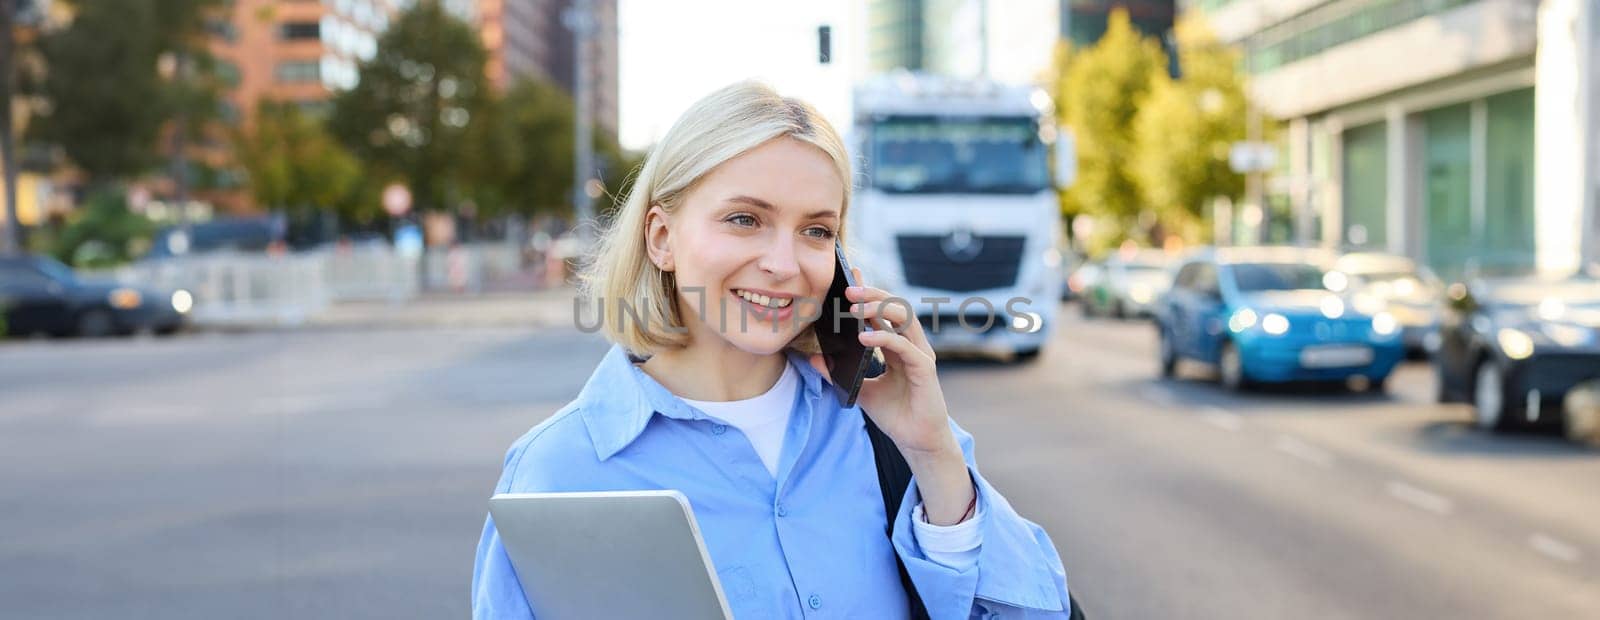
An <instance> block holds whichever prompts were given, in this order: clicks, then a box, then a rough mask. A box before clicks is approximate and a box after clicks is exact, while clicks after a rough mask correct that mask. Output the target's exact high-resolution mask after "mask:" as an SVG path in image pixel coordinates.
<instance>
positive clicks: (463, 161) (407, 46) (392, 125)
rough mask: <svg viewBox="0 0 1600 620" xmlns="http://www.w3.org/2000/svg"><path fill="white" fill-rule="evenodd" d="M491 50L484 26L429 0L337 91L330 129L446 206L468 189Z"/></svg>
mask: <svg viewBox="0 0 1600 620" xmlns="http://www.w3.org/2000/svg"><path fill="white" fill-rule="evenodd" d="M485 59H486V54H485V52H484V50H483V46H482V44H481V43H480V42H479V41H478V36H477V33H476V32H474V31H473V29H472V28H471V27H470V26H469V25H467V24H466V23H465V22H462V21H461V20H459V19H457V18H456V17H454V16H452V15H450V14H449V13H447V12H445V10H444V9H443V8H442V7H440V5H439V2H438V1H437V0H422V1H420V2H417V3H416V5H415V6H413V7H412V8H410V9H409V10H407V11H405V12H404V13H401V14H400V15H399V16H398V17H397V18H396V19H395V20H394V22H393V23H392V24H391V25H390V28H389V30H388V31H386V32H384V34H383V36H382V37H381V38H379V40H378V54H377V56H375V57H374V58H373V59H372V60H370V61H368V62H364V63H362V64H361V68H360V74H361V81H360V82H359V83H358V84H357V86H356V87H355V88H353V89H351V90H349V91H346V92H344V93H341V94H340V95H339V96H338V97H337V98H335V99H334V103H333V112H332V114H331V116H330V117H329V121H328V123H329V125H328V126H329V130H330V131H331V132H332V133H333V135H334V136H336V137H337V138H338V140H339V141H340V142H342V143H343V144H344V145H345V146H346V147H347V148H348V149H349V150H350V152H351V153H353V154H354V155H355V156H356V157H357V158H359V159H360V160H361V161H363V162H365V163H366V164H367V165H368V166H369V167H370V169H371V174H369V176H372V177H377V178H394V177H398V178H402V179H405V180H406V181H407V183H408V184H409V185H410V187H411V192H412V195H413V196H414V200H415V201H416V206H417V208H418V209H419V210H447V209H451V208H453V207H455V206H456V204H457V203H459V202H460V200H461V199H462V197H463V192H464V190H465V189H466V182H467V180H468V178H467V177H468V174H467V170H468V162H469V161H471V160H472V158H473V152H472V151H473V145H472V144H471V141H470V139H469V128H470V126H471V124H472V121H473V120H474V119H475V118H476V117H478V116H480V115H482V114H484V113H485V109H486V107H487V105H488V103H489V96H490V93H489V88H488V84H487V83H486V80H485V78H484V63H485Z"/></svg>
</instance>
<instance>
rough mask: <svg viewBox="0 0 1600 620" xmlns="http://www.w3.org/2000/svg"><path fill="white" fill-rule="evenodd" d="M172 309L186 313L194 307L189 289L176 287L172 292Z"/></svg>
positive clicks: (192, 296) (179, 312)
mask: <svg viewBox="0 0 1600 620" xmlns="http://www.w3.org/2000/svg"><path fill="white" fill-rule="evenodd" d="M172 309H173V310H177V311H178V314H186V313H188V312H189V311H190V310H193V309H194V295H192V294H190V293H189V291H186V290H183V289H178V290H176V291H173V292H172Z"/></svg>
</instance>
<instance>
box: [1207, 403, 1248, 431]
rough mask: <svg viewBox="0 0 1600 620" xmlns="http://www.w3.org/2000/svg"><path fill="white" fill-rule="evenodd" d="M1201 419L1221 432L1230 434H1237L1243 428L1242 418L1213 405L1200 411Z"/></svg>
mask: <svg viewBox="0 0 1600 620" xmlns="http://www.w3.org/2000/svg"><path fill="white" fill-rule="evenodd" d="M1201 411H1202V413H1201V419H1203V420H1205V421H1206V424H1210V425H1212V426H1215V427H1217V428H1220V429H1222V430H1225V431H1228V432H1230V433H1234V432H1238V431H1239V429H1240V428H1241V427H1243V426H1244V418H1243V417H1240V416H1239V414H1237V413H1233V412H1231V411H1228V410H1227V409H1223V408H1221V407H1217V406H1215V405H1207V406H1205V407H1203V408H1202V409H1201Z"/></svg>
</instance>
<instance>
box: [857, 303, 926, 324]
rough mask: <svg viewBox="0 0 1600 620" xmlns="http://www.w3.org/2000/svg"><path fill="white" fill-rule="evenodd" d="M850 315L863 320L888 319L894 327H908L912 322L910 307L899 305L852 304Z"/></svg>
mask: <svg viewBox="0 0 1600 620" xmlns="http://www.w3.org/2000/svg"><path fill="white" fill-rule="evenodd" d="M850 314H855V315H859V316H860V317H861V318H863V319H888V321H889V323H890V324H893V325H907V324H909V323H910V322H911V308H910V306H908V305H906V304H899V303H882V302H879V303H857V304H850Z"/></svg>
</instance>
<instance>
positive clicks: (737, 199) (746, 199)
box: [725, 196, 839, 219]
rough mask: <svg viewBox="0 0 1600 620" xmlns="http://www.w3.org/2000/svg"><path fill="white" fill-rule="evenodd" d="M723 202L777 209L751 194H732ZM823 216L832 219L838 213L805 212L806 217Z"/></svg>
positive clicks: (836, 217)
mask: <svg viewBox="0 0 1600 620" xmlns="http://www.w3.org/2000/svg"><path fill="white" fill-rule="evenodd" d="M725 202H733V203H739V204H745V205H750V206H752V207H756V208H758V209H766V210H768V211H773V210H776V209H777V207H774V206H772V203H770V202H767V201H765V200H762V199H760V198H755V197H753V196H734V197H732V198H729V199H727V200H726V201H725ZM823 217H830V218H833V219H839V214H838V213H837V212H835V211H833V210H832V209H823V210H821V211H812V212H811V213H807V214H806V219H814V218H823Z"/></svg>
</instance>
